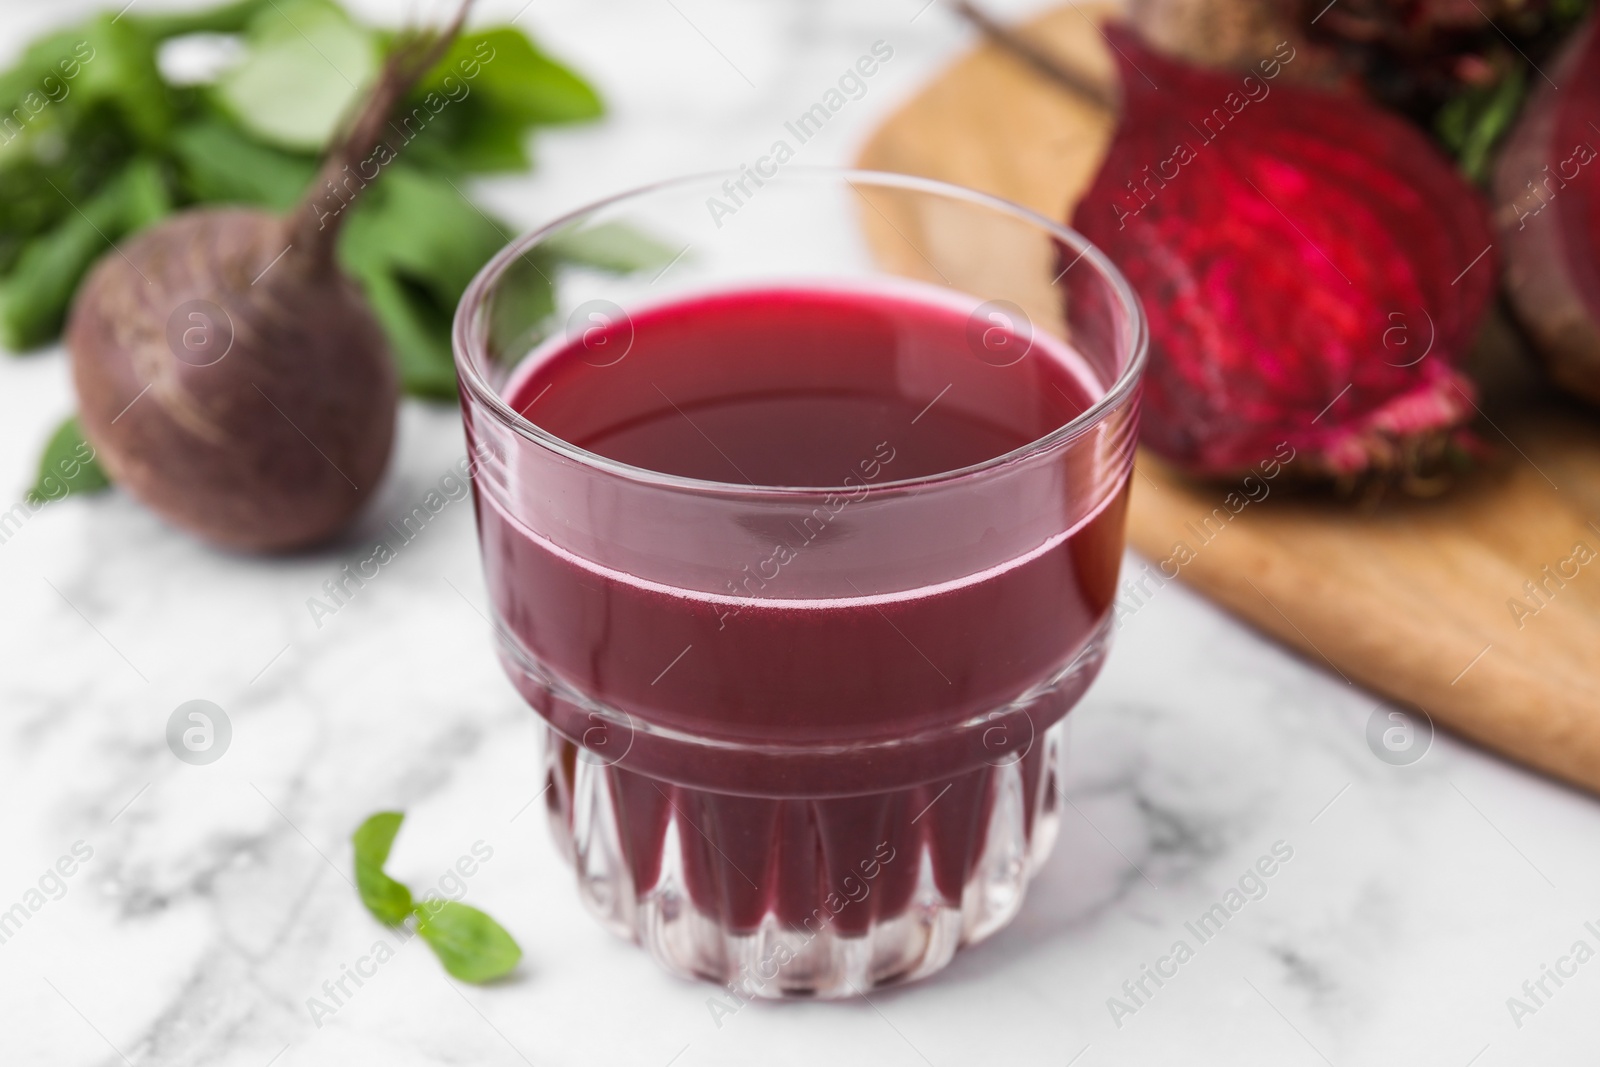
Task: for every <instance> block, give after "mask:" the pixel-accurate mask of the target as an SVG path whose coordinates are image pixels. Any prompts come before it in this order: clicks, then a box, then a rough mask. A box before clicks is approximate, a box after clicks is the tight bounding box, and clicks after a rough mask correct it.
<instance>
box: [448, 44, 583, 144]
mask: <svg viewBox="0 0 1600 1067" xmlns="http://www.w3.org/2000/svg"><path fill="white" fill-rule="evenodd" d="M447 79H453V81H452V80H447ZM453 85H454V86H461V85H464V86H465V88H466V91H467V95H466V97H465V99H468V100H470V99H472V98H473V97H480V98H483V99H484V100H485V101H486V102H487V103H488V104H489V105H490V106H492V107H493V108H494V109H496V110H498V111H500V112H502V113H504V114H506V115H509V116H512V117H515V118H517V119H520V120H521V121H523V122H525V123H527V124H529V125H534V124H540V125H545V124H551V123H560V122H583V121H586V120H588V119H594V118H599V117H600V115H601V114H602V113H603V112H604V110H605V108H604V105H603V104H602V103H601V101H600V96H599V94H598V93H596V92H595V91H594V88H593V87H592V86H590V85H589V83H588V82H586V81H584V80H583V79H582V78H580V77H579V76H578V75H577V74H576V73H574V72H573V71H572V70H571V69H570V68H568V67H566V66H564V65H562V64H561V63H558V62H556V61H555V60H554V59H551V58H550V57H549V56H547V55H545V54H544V53H543V52H541V51H539V49H538V48H537V47H535V46H534V43H533V42H532V41H530V40H528V38H527V37H526V36H525V35H524V34H523V33H522V32H521V31H520V30H517V29H515V28H514V27H511V26H502V27H499V28H497V29H492V30H485V31H483V32H481V33H470V34H464V35H463V36H461V37H460V38H458V39H457V40H456V42H455V44H454V45H452V46H451V48H450V51H449V52H448V53H446V55H445V57H444V59H443V60H441V61H440V62H439V65H438V66H436V67H435V68H434V69H433V71H432V73H431V74H429V76H428V78H427V79H426V80H425V81H424V82H423V83H422V85H421V86H419V87H418V94H417V95H419V96H425V95H426V94H427V93H430V92H437V93H440V94H441V95H445V96H447V97H448V96H449V95H450V93H451V92H452V86H453ZM453 91H454V93H455V95H457V96H459V95H460V94H461V89H460V88H455V89H454V90H453ZM452 106H454V105H452Z"/></svg>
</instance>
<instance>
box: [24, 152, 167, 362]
mask: <svg viewBox="0 0 1600 1067" xmlns="http://www.w3.org/2000/svg"><path fill="white" fill-rule="evenodd" d="M80 207H81V210H74V211H72V212H71V213H70V214H68V215H66V216H64V217H63V218H62V220H61V222H60V223H59V224H57V226H56V227H55V228H54V229H52V230H50V231H49V232H47V233H45V234H42V235H40V236H38V237H36V238H34V239H33V240H32V241H31V242H29V243H28V244H27V245H26V246H25V247H24V248H23V249H22V251H21V253H20V254H19V255H18V257H17V263H16V267H15V269H14V270H13V271H12V272H11V274H10V276H9V277H7V278H6V279H5V281H3V282H0V345H4V346H5V347H6V348H8V349H10V350H11V351H13V352H20V351H24V350H26V349H29V348H34V347H37V346H39V345H42V344H45V343H47V342H49V341H50V340H52V339H53V338H54V337H55V336H56V335H57V334H59V333H60V331H61V324H62V322H63V321H64V320H65V318H66V314H67V308H68V307H69V306H70V305H71V302H72V294H73V293H74V292H75V291H76V290H77V288H78V283H79V282H80V281H81V280H82V279H83V276H84V274H85V273H86V272H87V271H88V270H89V268H90V267H91V266H92V265H93V264H94V262H95V261H96V260H98V259H99V258H100V257H101V256H102V255H105V254H108V253H111V245H110V244H109V243H108V242H115V241H117V240H119V239H121V238H122V237H124V236H126V235H127V234H130V233H132V232H134V231H135V230H138V229H141V228H143V227H145V226H148V225H150V224H151V223H153V222H156V221H157V220H159V219H161V218H163V217H165V216H166V215H167V214H168V213H169V212H170V211H171V210H172V203H171V201H170V199H169V198H168V194H167V189H166V183H165V181H164V180H163V178H162V176H161V173H160V169H159V168H158V167H157V166H156V165H155V164H154V163H151V162H149V161H148V160H139V161H136V162H134V163H133V164H131V165H130V166H128V167H127V168H126V169H125V170H124V171H123V172H122V173H121V174H120V175H118V176H117V178H115V179H114V180H113V181H112V182H110V183H109V184H108V185H106V186H105V187H104V188H103V189H101V190H100V192H98V193H96V194H95V195H94V196H93V197H92V198H91V199H89V200H88V201H86V202H85V203H83V204H82V205H80Z"/></svg>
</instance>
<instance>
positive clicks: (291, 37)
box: [216, 0, 379, 152]
mask: <svg viewBox="0 0 1600 1067" xmlns="http://www.w3.org/2000/svg"><path fill="white" fill-rule="evenodd" d="M248 38H249V45H250V52H249V54H248V55H247V56H246V57H245V60H244V62H242V63H240V64H239V65H238V66H237V67H235V68H233V69H232V70H230V71H228V73H227V74H225V75H223V77H222V78H221V79H220V80H219V81H218V83H217V86H216V95H217V99H218V100H219V101H220V102H221V103H222V104H223V105H224V106H225V107H226V108H227V109H228V111H229V112H230V113H231V114H232V115H233V116H234V117H236V118H237V119H238V120H239V122H240V124H241V125H242V126H244V128H245V129H246V130H248V131H250V133H252V134H254V135H255V136H257V137H259V138H261V139H262V140H264V141H266V142H268V143H270V144H274V145H277V146H279V147H282V148H288V149H292V150H297V151H305V152H316V151H320V150H321V149H322V148H323V146H325V145H326V144H327V143H328V142H329V141H330V140H331V139H332V137H333V134H334V131H335V130H337V129H338V128H339V123H340V122H341V121H342V120H343V119H344V117H345V114H346V113H347V112H348V111H349V110H350V108H351V107H352V106H353V105H354V103H355V101H356V100H357V99H358V98H359V97H360V95H361V93H362V91H363V90H364V89H365V88H366V86H367V85H368V84H370V83H371V81H372V79H373V78H374V77H375V76H376V75H377V72H378V66H379V57H378V42H377V39H376V38H375V37H374V36H373V35H372V34H371V33H370V32H368V31H367V30H365V29H363V28H362V27H360V26H357V25H356V24H355V23H353V22H351V21H350V19H349V17H348V16H347V15H345V13H344V12H343V10H341V9H340V8H339V7H338V6H337V5H334V4H330V3H327V2H325V0H282V2H281V3H276V4H274V5H273V6H272V8H271V9H269V10H266V11H263V12H262V13H261V15H260V16H259V17H258V18H257V19H256V20H255V21H254V22H252V23H251V25H250V30H249V33H248Z"/></svg>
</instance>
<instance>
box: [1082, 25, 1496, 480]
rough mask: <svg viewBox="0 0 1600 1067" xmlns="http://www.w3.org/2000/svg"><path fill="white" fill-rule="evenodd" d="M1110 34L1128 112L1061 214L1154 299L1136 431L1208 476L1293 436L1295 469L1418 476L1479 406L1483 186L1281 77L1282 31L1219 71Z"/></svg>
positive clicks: (1408, 129) (1373, 113) (1487, 265)
mask: <svg viewBox="0 0 1600 1067" xmlns="http://www.w3.org/2000/svg"><path fill="white" fill-rule="evenodd" d="M1107 33H1108V36H1109V38H1110V40H1111V41H1112V43H1113V45H1114V46H1115V52H1116V54H1117V61H1118V65H1119V68H1120V72H1121V78H1122V87H1123V109H1122V117H1121V122H1120V124H1119V126H1118V130H1117V133H1116V137H1115V139H1114V140H1113V142H1112V144H1111V148H1110V151H1109V154H1108V156H1107V158H1106V161H1105V163H1104V164H1103V165H1102V167H1101V170H1100V172H1099V174H1098V175H1097V177H1096V179H1095V181H1094V183H1093V185H1092V186H1091V187H1090V189H1089V191H1088V192H1087V194H1086V195H1085V196H1084V197H1083V199H1082V200H1081V201H1079V203H1078V206H1077V209H1076V211H1075V213H1074V216H1073V224H1074V225H1075V226H1076V227H1077V228H1078V229H1079V230H1080V231H1082V232H1083V233H1084V234H1085V235H1086V236H1087V237H1089V238H1090V239H1091V240H1092V241H1094V242H1095V243H1096V244H1098V245H1099V246H1100V247H1101V248H1103V249H1105V250H1106V252H1107V253H1108V254H1109V255H1110V256H1111V258H1112V259H1113V260H1115V261H1116V263H1117V265H1118V266H1120V267H1121V268H1122V270H1123V272H1124V273H1125V274H1127V276H1128V278H1129V281H1130V282H1131V283H1132V284H1133V287H1134V288H1135V290H1137V292H1138V293H1139V296H1140V298H1141V299H1142V300H1143V302H1144V305H1145V311H1146V312H1147V314H1148V316H1149V320H1150V337H1151V363H1150V368H1149V372H1148V375H1147V377H1146V384H1145V409H1144V410H1145V413H1144V416H1143V427H1144V429H1143V440H1144V442H1145V444H1146V445H1148V446H1149V447H1150V448H1152V449H1153V450H1155V451H1156V452H1157V453H1159V454H1161V455H1162V456H1164V457H1165V458H1167V459H1168V460H1170V461H1171V462H1173V463H1174V464H1176V465H1178V466H1179V467H1181V468H1183V469H1185V470H1187V471H1189V472H1190V473H1193V474H1196V475H1200V476H1222V475H1228V474H1233V473H1236V472H1239V471H1243V470H1247V469H1249V468H1251V467H1253V466H1256V465H1258V464H1260V463H1261V462H1263V461H1264V460H1267V459H1268V458H1271V457H1273V456H1274V455H1275V453H1277V452H1278V450H1279V449H1280V447H1281V446H1282V445H1284V444H1287V445H1289V446H1290V447H1292V448H1293V449H1294V450H1295V454H1296V457H1297V458H1296V460H1295V466H1296V468H1297V469H1298V470H1300V471H1301V472H1302V474H1314V475H1317V476H1330V477H1334V478H1339V479H1346V480H1349V479H1355V478H1358V477H1362V476H1368V475H1376V476H1380V477H1388V476H1404V475H1406V474H1408V473H1413V472H1415V471H1416V469H1417V467H1418V464H1419V463H1420V462H1421V461H1422V460H1423V458H1425V457H1428V456H1431V455H1437V454H1438V453H1440V452H1441V451H1442V450H1443V448H1444V446H1445V445H1446V444H1448V443H1449V442H1450V441H1451V440H1452V439H1453V438H1454V436H1455V435H1456V433H1457V432H1458V431H1459V428H1460V427H1461V426H1462V424H1463V423H1465V422H1466V421H1467V420H1468V419H1469V418H1470V417H1471V415H1472V413H1473V402H1474V396H1475V391H1474V388H1473V385H1472V383H1471V382H1470V381H1469V380H1468V379H1467V378H1466V377H1465V376H1464V375H1463V374H1462V373H1461V372H1460V370H1459V369H1458V366H1459V363H1460V362H1461V359H1462V357H1463V356H1464V355H1465V353H1466V350H1467V348H1468V346H1469V345H1470V343H1471V341H1472V338H1473V335H1474V333H1475V331H1476V329H1477V326H1478V323H1479V320H1480V319H1481V317H1482V315H1483V313H1484V311H1485V309H1486V308H1487V306H1488V303H1489V300H1490V299H1491V297H1492V295H1493V293H1494V289H1495V262H1494V258H1495V257H1494V253H1493V251H1492V249H1491V230H1490V224H1489V218H1488V213H1487V211H1486V208H1485V205H1484V203H1483V202H1482V201H1481V199H1480V198H1479V197H1478V195H1477V194H1476V193H1475V192H1474V191H1473V190H1472V188H1471V187H1470V186H1469V185H1468V184H1467V183H1466V182H1465V180H1463V179H1462V178H1461V176H1460V175H1459V174H1458V173H1457V171H1456V170H1455V168H1454V166H1453V165H1452V164H1451V163H1450V162H1449V161H1448V160H1447V159H1445V158H1444V157H1443V156H1442V155H1440V154H1439V152H1438V151H1437V150H1435V149H1434V147H1433V146H1432V145H1431V144H1430V143H1429V142H1428V141H1427V139H1426V138H1425V137H1424V136H1423V135H1422V134H1420V133H1419V132H1417V130H1416V129H1414V128H1413V127H1412V126H1410V125H1408V124H1407V123H1405V122H1404V121H1403V120H1401V119H1399V118H1397V117H1394V116H1392V115H1389V114H1387V113H1385V112H1383V111H1380V110H1379V109H1377V108H1376V107H1374V106H1373V105H1370V104H1367V103H1364V102H1362V101H1360V100H1356V99H1352V98H1349V97H1344V96H1334V95H1329V94H1324V93H1321V92H1318V91H1315V90H1309V89H1304V88H1300V87H1297V86H1292V85H1290V84H1288V83H1287V80H1286V79H1283V78H1281V75H1282V73H1283V69H1284V67H1285V66H1287V65H1289V64H1292V63H1293V61H1294V59H1295V58H1296V57H1295V53H1294V50H1293V48H1291V47H1289V46H1287V45H1285V46H1283V47H1281V48H1280V49H1279V52H1278V54H1275V55H1273V56H1268V57H1265V58H1263V60H1261V61H1260V62H1259V63H1258V65H1257V67H1256V68H1255V72H1254V73H1251V74H1239V73H1222V72H1216V71H1209V70H1202V69H1200V68H1197V67H1192V66H1189V65H1186V64H1184V63H1182V62H1179V61H1176V60H1172V59H1169V58H1166V57H1163V56H1161V55H1159V54H1157V53H1155V52H1152V51H1151V50H1150V49H1149V48H1148V47H1146V46H1144V45H1143V44H1141V42H1140V41H1139V40H1138V38H1136V37H1135V36H1134V35H1133V34H1132V33H1130V32H1128V31H1127V30H1126V29H1123V28H1119V27H1110V28H1108V30H1107Z"/></svg>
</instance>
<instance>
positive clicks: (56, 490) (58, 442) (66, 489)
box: [28, 415, 111, 504]
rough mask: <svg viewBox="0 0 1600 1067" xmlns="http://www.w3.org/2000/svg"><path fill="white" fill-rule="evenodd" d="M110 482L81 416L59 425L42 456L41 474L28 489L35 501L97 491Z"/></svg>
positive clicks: (40, 458)
mask: <svg viewBox="0 0 1600 1067" xmlns="http://www.w3.org/2000/svg"><path fill="white" fill-rule="evenodd" d="M110 484H111V479H110V478H107V477H106V472H105V470H104V469H103V468H102V467H101V466H100V464H99V462H98V461H97V460H96V459H95V453H94V447H93V446H92V445H90V444H89V442H88V441H87V440H85V439H84V436H83V427H82V425H81V424H80V423H79V422H78V416H76V415H73V416H72V417H71V418H69V419H67V420H66V421H64V422H63V423H62V424H61V425H60V426H58V427H57V428H56V432H55V433H53V434H51V435H50V441H49V443H47V444H46V445H45V446H44V455H42V456H40V457H39V477H38V480H37V481H35V482H34V483H33V488H32V489H31V490H29V491H28V499H29V501H31V502H32V503H35V504H42V503H45V502H47V501H51V500H60V499H61V498H62V497H67V496H71V495H72V494H73V493H97V492H99V491H100V490H102V489H104V488H106V487H107V486H109V485H110Z"/></svg>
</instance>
